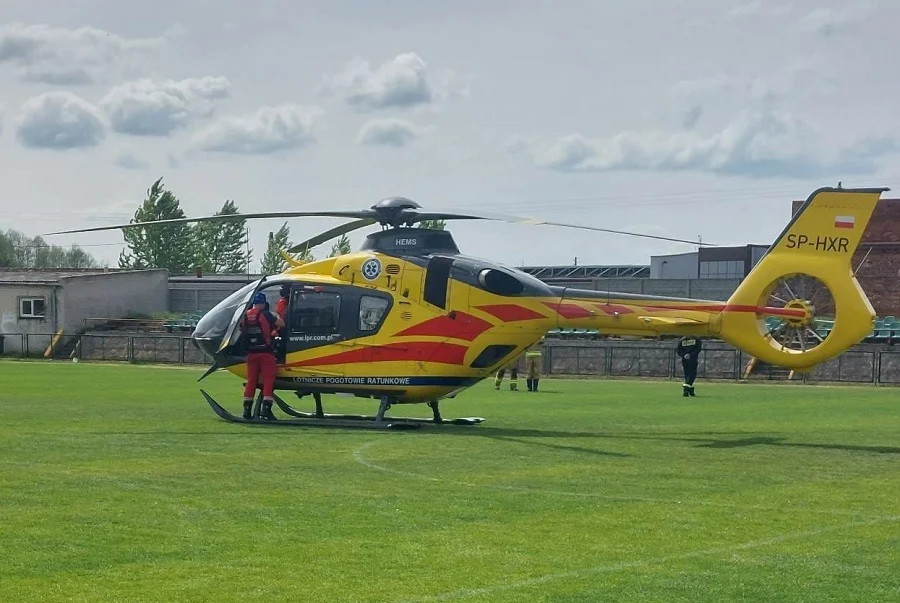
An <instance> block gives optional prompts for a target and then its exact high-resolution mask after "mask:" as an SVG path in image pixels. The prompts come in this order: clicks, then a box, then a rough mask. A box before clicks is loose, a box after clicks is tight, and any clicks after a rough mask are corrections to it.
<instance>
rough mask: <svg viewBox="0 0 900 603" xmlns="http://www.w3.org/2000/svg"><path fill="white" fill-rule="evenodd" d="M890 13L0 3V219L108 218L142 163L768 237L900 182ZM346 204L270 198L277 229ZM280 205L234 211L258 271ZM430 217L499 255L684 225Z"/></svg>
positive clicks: (178, 172) (450, 203)
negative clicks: (818, 199) (824, 204)
mask: <svg viewBox="0 0 900 603" xmlns="http://www.w3.org/2000/svg"><path fill="white" fill-rule="evenodd" d="M898 22H900V3H897V2H890V1H888V0H883V1H882V2H880V3H877V2H853V3H851V2H846V1H840V0H821V1H809V0H807V1H795V2H790V1H788V0H772V1H764V0H751V1H748V0H685V1H683V2H662V1H659V0H653V1H651V0H631V1H630V2H628V3H624V2H617V3H613V2H601V1H600V0H554V1H550V0H515V1H513V0H456V1H454V2H421V1H414V0H380V1H379V2H373V1H371V0H316V1H312V0H308V1H301V0H292V1H289V0H256V1H255V2H252V3H251V2H246V1H243V2H241V1H238V0H217V1H215V2H213V1H211V0H192V1H191V2H180V1H177V2H176V1H175V0H154V2H152V3H151V2H147V1H144V0H133V1H131V2H120V1H114V0H79V2H70V1H63V0H39V1H36V2H19V3H12V2H7V3H4V5H3V6H2V8H0V165H2V166H3V168H2V173H3V175H4V185H3V189H2V190H3V193H2V195H0V228H3V229H6V228H15V229H17V230H20V231H23V232H25V233H26V234H28V235H36V234H43V233H47V232H52V231H57V230H64V229H71V228H81V227H91V226H100V225H104V224H119V223H126V222H127V221H128V220H129V219H130V218H131V217H132V215H133V213H134V211H135V209H137V207H138V206H139V204H140V202H141V200H142V199H143V198H144V197H145V195H146V192H147V189H149V188H150V186H151V185H152V184H153V182H154V181H155V180H157V179H158V178H163V183H164V185H166V186H167V187H168V188H170V189H171V190H172V191H173V192H174V193H175V194H176V195H177V196H178V197H179V199H180V200H181V207H182V209H183V210H184V211H185V213H186V214H187V215H188V216H202V215H209V214H212V213H214V212H215V211H216V210H218V209H219V208H220V207H221V206H222V204H223V203H224V201H225V200H227V199H232V200H234V201H235V203H236V204H237V205H238V207H239V209H240V210H241V211H244V212H251V211H252V212H260V211H290V210H297V211H313V210H321V209H348V210H354V209H362V208H367V207H370V206H371V205H372V204H374V203H376V202H377V201H378V200H380V199H382V198H384V197H388V196H405V197H409V198H411V199H414V200H415V201H417V202H418V203H419V204H421V205H422V206H423V207H425V208H427V209H452V210H463V209H467V210H473V209H476V208H479V207H481V208H483V209H489V210H491V211H493V212H501V213H506V214H515V215H524V216H530V217H536V218H539V219H545V220H554V221H558V222H568V223H573V224H583V225H591V226H596V227H600V228H610V229H617V230H627V231H632V232H638V233H643V234H653V235H660V236H667V237H674V238H680V239H686V240H691V241H693V240H701V239H702V241H703V242H704V243H711V244H717V245H744V244H747V243H753V244H768V243H771V242H772V240H773V239H774V238H775V237H776V236H777V235H778V233H779V232H780V231H781V230H782V228H783V227H784V225H785V223H786V222H787V221H788V220H789V219H790V213H791V201H792V200H793V199H803V198H805V197H806V196H808V195H809V193H810V192H812V191H813V190H814V189H816V188H818V187H820V186H833V185H836V184H837V182H838V181H841V182H842V183H843V185H844V186H845V187H849V186H888V187H892V188H893V189H894V190H895V191H898V189H900V144H898V141H900V112H898V111H897V110H896V103H897V98H898V97H900V80H898V79H897V78H896V66H895V65H894V60H893V57H896V56H898V55H900V38H898V37H897V36H896V34H895V31H894V28H893V27H892V25H893V24H895V23H898ZM895 194H896V196H897V197H900V192H896V193H895ZM888 196H891V193H888ZM340 221H341V220H339V219H320V218H316V219H309V218H299V219H292V220H290V221H289V226H290V228H291V238H292V240H293V241H295V242H296V241H300V240H303V239H304V238H306V237H309V236H312V235H314V234H316V233H317V232H319V231H322V230H326V229H328V228H331V227H333V226H336V225H337V224H339V223H340ZM281 223H282V220H277V219H276V220H273V219H266V220H256V221H252V222H251V223H250V239H251V246H252V247H253V250H254V252H253V255H254V260H253V265H252V266H251V268H253V269H254V270H255V269H258V268H259V259H260V258H261V257H262V254H263V251H264V249H265V240H266V236H267V233H268V232H269V231H273V230H277V229H278V227H279V226H280V225H281ZM377 228H378V227H377V226H376V227H369V228H368V229H366V230H362V231H357V232H356V233H353V234H352V235H351V237H350V238H351V243H352V245H353V247H354V248H356V247H358V246H359V245H360V243H361V242H362V238H363V236H365V234H367V233H368V232H371V231H372V230H376V229H377ZM451 228H452V231H453V233H454V237H455V238H456V240H457V243H458V244H459V246H460V248H461V249H462V251H463V252H465V253H468V254H471V255H475V256H480V257H486V258H492V259H495V260H498V261H500V262H503V263H506V264H507V265H512V266H522V265H567V264H572V263H574V262H576V261H577V263H579V264H582V265H588V264H646V263H649V257H650V255H654V254H664V253H677V252H684V251H690V250H692V249H694V248H696V247H695V246H691V245H689V244H680V243H669V242H664V241H656V240H650V239H643V238H637V237H629V236H623V235H612V234H604V233H598V232H591V231H580V230H574V229H569V228H560V227H553V226H547V225H523V224H507V223H497V222H487V221H478V222H473V221H460V222H454V223H451ZM47 241H48V242H53V243H56V244H63V245H68V244H71V243H78V244H81V245H83V246H85V249H87V250H88V251H90V252H91V253H92V254H93V255H94V256H95V257H98V258H100V259H101V260H107V261H109V262H110V265H112V266H115V265H117V258H118V255H119V252H120V251H121V249H122V248H123V247H124V243H123V238H122V234H121V231H110V232H101V233H84V234H77V235H65V236H54V237H48V238H47ZM328 248H329V245H328V244H325V245H323V246H321V247H319V248H317V249H315V250H313V251H314V253H318V255H319V256H321V255H324V254H325V253H327V251H328Z"/></svg>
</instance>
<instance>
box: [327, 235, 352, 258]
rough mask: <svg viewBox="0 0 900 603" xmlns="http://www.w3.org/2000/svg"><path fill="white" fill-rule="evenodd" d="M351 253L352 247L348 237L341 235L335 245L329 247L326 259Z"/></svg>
mask: <svg viewBox="0 0 900 603" xmlns="http://www.w3.org/2000/svg"><path fill="white" fill-rule="evenodd" d="M352 251H353V247H351V246H350V237H348V236H347V235H345V234H343V235H341V238H340V239H338V240H337V243H335V244H334V245H332V246H331V253H329V254H328V257H330V258H333V257H335V256H339V255H343V254H345V253H350V252H352Z"/></svg>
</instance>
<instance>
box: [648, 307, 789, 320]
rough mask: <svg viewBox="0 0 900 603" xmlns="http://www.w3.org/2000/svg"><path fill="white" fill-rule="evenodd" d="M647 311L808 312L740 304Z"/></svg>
mask: <svg viewBox="0 0 900 603" xmlns="http://www.w3.org/2000/svg"><path fill="white" fill-rule="evenodd" d="M643 307H644V308H645V309H647V310H657V311H666V310H695V311H697V312H753V313H755V314H771V315H774V316H793V317H796V318H803V317H804V316H806V312H804V311H803V310H801V309H800V308H796V309H795V308H771V307H767V306H745V305H740V304H706V305H695V306H691V305H687V304H685V305H677V306H674V305H673V306H643Z"/></svg>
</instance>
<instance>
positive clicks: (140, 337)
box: [0, 333, 900, 385]
mask: <svg viewBox="0 0 900 603" xmlns="http://www.w3.org/2000/svg"><path fill="white" fill-rule="evenodd" d="M0 355H3V356H6V357H18V358H53V359H57V360H68V359H71V358H78V359H79V360H85V361H92V360H93V361H107V362H108V361H118V362H133V363H153V364H188V365H207V364H208V363H209V361H208V360H207V359H206V358H205V357H204V356H203V353H202V352H201V351H200V350H199V349H198V348H197V347H196V346H195V345H194V344H193V342H192V341H191V338H190V337H188V336H185V335H179V334H171V335H170V334H135V333H115V334H113V333H105V334H85V335H81V336H65V335H62V336H59V335H55V334H49V333H45V334H24V333H15V334H3V335H0ZM751 360H752V358H751V357H750V356H749V355H748V354H746V353H744V352H741V351H740V350H737V349H734V348H732V347H729V346H727V345H725V344H720V343H718V342H710V343H708V344H707V346H706V348H705V349H704V350H703V352H702V353H701V356H700V362H699V365H698V368H697V376H698V378H700V379H708V380H740V379H743V378H744V375H745V371H746V370H747V367H748V363H750V361H751ZM519 367H520V370H522V369H524V368H525V367H524V361H522V360H520V364H519ZM542 372H543V374H545V375H553V376H571V377H594V378H598V377H645V378H660V379H680V378H681V374H682V373H681V365H680V362H679V361H678V358H677V357H676V356H675V354H674V353H673V347H672V345H671V344H669V345H667V344H665V343H657V342H652V341H647V342H634V341H613V340H600V341H583V342H572V341H565V340H553V339H548V340H547V345H546V346H545V348H544V357H543V370H542ZM788 376H789V371H787V370H785V369H779V368H775V367H765V368H757V369H756V370H755V371H754V372H753V373H752V374H751V376H750V378H751V379H771V380H788ZM792 381H795V382H798V383H801V382H830V383H858V384H874V385H896V384H900V350H897V351H894V348H893V346H886V345H860V346H857V347H856V348H853V349H851V350H850V351H847V352H845V353H844V354H842V355H840V356H838V357H837V358H834V359H832V360H830V361H828V362H825V363H823V364H821V365H819V366H817V367H816V368H815V369H813V370H812V371H811V372H810V373H808V374H805V375H803V376H800V375H797V376H794V378H793V379H792Z"/></svg>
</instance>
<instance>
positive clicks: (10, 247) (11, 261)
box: [0, 232, 18, 268]
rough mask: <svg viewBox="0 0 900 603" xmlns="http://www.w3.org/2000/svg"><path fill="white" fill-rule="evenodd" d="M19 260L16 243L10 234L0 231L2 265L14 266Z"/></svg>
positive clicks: (0, 260)
mask: <svg viewBox="0 0 900 603" xmlns="http://www.w3.org/2000/svg"><path fill="white" fill-rule="evenodd" d="M17 261H18V256H17V250H16V247H15V244H14V243H13V242H12V239H10V237H9V234H6V233H2V232H0V267H3V268H13V267H15V265H16V262H17Z"/></svg>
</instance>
